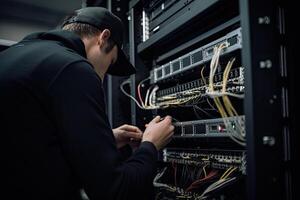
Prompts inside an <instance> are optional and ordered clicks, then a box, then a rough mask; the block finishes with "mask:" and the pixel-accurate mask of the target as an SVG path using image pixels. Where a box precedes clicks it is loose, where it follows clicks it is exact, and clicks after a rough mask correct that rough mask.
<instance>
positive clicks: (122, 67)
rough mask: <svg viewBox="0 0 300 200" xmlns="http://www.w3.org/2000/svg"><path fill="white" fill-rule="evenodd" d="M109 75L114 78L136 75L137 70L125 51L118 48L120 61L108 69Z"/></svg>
mask: <svg viewBox="0 0 300 200" xmlns="http://www.w3.org/2000/svg"><path fill="white" fill-rule="evenodd" d="M107 73H108V74H110V75H114V76H130V75H132V74H134V73H136V70H135V67H134V66H133V65H132V64H131V63H130V62H129V60H128V59H127V56H126V55H125V53H124V52H123V50H122V49H121V48H118V59H117V61H116V62H115V63H114V64H113V65H111V66H110V67H109V68H108V70H107Z"/></svg>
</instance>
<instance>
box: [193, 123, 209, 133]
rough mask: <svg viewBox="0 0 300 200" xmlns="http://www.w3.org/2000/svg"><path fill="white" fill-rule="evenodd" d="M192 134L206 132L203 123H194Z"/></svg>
mask: <svg viewBox="0 0 300 200" xmlns="http://www.w3.org/2000/svg"><path fill="white" fill-rule="evenodd" d="M194 134H206V127H205V124H195V125H194Z"/></svg>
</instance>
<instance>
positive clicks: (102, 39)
mask: <svg viewBox="0 0 300 200" xmlns="http://www.w3.org/2000/svg"><path fill="white" fill-rule="evenodd" d="M109 37H110V30H108V29H104V30H103V31H102V32H101V33H100V35H99V37H98V44H99V46H100V48H102V47H103V46H104V44H105V43H106V42H107V40H108V39H109Z"/></svg>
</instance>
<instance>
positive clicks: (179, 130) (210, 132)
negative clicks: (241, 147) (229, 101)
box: [174, 116, 245, 138]
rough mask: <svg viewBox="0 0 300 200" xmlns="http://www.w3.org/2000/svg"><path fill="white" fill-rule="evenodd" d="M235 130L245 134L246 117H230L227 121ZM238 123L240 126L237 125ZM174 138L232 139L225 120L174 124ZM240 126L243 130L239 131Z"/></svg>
mask: <svg viewBox="0 0 300 200" xmlns="http://www.w3.org/2000/svg"><path fill="white" fill-rule="evenodd" d="M226 120H227V121H228V123H229V125H230V126H231V128H232V129H233V130H236V131H238V132H240V134H244V133H243V132H242V131H244V129H245V124H244V123H245V116H238V117H229V118H227V119H226ZM237 123H238V124H237ZM174 126H175V132H174V138H203V137H230V136H231V131H229V130H227V127H226V126H225V123H224V119H223V118H217V119H206V120H196V121H186V122H176V123H174ZM237 126H240V127H241V128H242V130H240V129H238V128H237Z"/></svg>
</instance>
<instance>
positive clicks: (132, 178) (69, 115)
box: [48, 62, 157, 200]
mask: <svg viewBox="0 0 300 200" xmlns="http://www.w3.org/2000/svg"><path fill="white" fill-rule="evenodd" d="M48 90H49V94H50V97H49V98H50V106H51V110H52V112H53V113H52V115H53V117H54V119H55V123H56V126H57V129H58V137H59V139H60V141H61V145H62V149H63V153H64V156H65V158H66V160H67V162H68V163H69V165H70V167H71V169H72V171H73V172H74V174H75V175H76V178H77V179H78V180H79V182H80V184H82V185H83V187H84V189H85V191H86V193H87V194H88V196H89V198H90V199H105V200H109V199H135V198H136V197H138V196H139V199H146V198H145V196H147V195H148V193H150V192H151V186H152V180H153V177H154V174H155V169H156V160H157V150H156V148H155V146H154V145H153V144H152V143H150V142H143V143H142V144H141V145H140V147H139V149H138V150H136V151H135V153H134V154H133V155H132V156H131V157H130V158H129V159H128V160H126V162H121V159H120V157H119V153H118V150H117V148H116V144H115V139H114V136H113V133H112V130H111V127H110V125H109V122H108V119H107V116H106V112H105V103H104V94H103V89H102V83H101V79H100V78H99V77H98V76H97V74H96V73H95V71H94V70H93V69H92V67H91V66H90V65H89V64H88V63H85V62H77V63H72V64H69V65H68V66H66V67H65V68H64V69H63V70H61V72H60V73H59V74H58V75H57V76H56V77H55V78H54V79H53V80H52V82H51V83H50V86H49V88H48ZM140 195H143V196H140Z"/></svg>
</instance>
